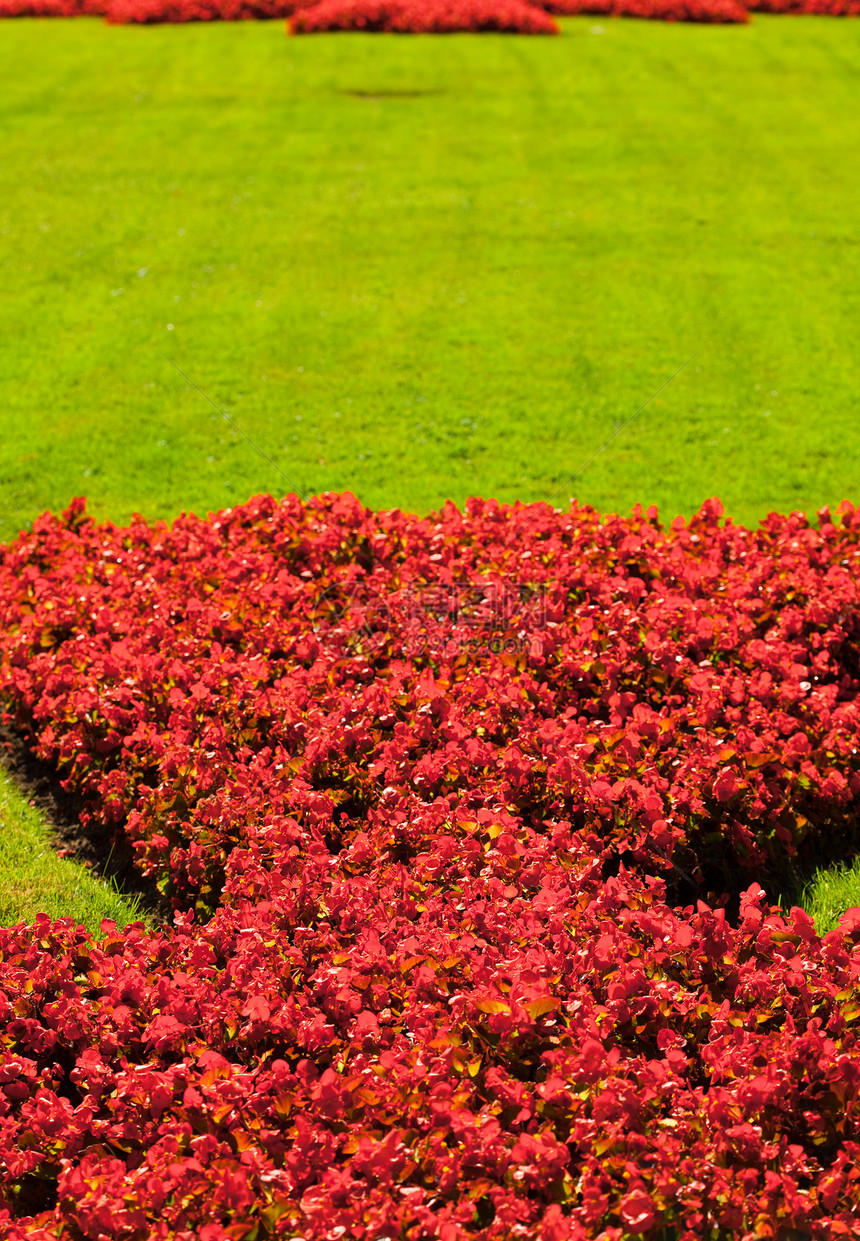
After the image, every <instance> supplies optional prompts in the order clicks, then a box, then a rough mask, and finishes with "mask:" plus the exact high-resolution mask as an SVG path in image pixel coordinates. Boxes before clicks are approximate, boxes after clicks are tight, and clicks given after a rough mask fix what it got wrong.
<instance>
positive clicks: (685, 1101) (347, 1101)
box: [0, 496, 860, 1241]
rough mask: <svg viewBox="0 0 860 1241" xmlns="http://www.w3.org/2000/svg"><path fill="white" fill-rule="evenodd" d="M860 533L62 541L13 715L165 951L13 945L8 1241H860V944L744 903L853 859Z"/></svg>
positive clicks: (852, 516)
mask: <svg viewBox="0 0 860 1241" xmlns="http://www.w3.org/2000/svg"><path fill="white" fill-rule="evenodd" d="M858 529H860V516H858V514H856V513H855V511H854V510H853V509H852V508H851V507H850V506H845V507H844V508H843V510H842V511H841V512H840V514H838V515H837V518H836V519H835V520H834V519H832V518H831V515H830V514H829V513H827V512H823V513H822V514H821V515H820V520H819V523H818V525H817V527H813V526H811V525H810V524H809V523H808V522H807V521H806V520H805V519H804V518H802V517H801V516H800V515H794V516H792V517H788V518H780V517H776V516H773V517H771V518H770V519H769V520H768V522H767V523H765V524H764V525H763V526H762V528H761V529H760V530H758V531H748V530H745V529H743V528H741V527H735V526H733V525H731V524H725V525H724V524H721V522H720V509H719V506H718V505H717V504H716V503H715V502H711V503H709V504H708V505H706V506H705V507H704V508H703V510H702V511H701V513H700V514H698V515H697V517H695V518H694V519H693V520H692V521H691V522H690V523H689V524H685V523H683V522H681V521H680V520H679V521H677V522H675V523H673V525H672V526H671V527H670V528H669V529H664V528H663V527H661V525H660V523H659V521H658V520H657V515H656V513H655V512H653V511H650V512H648V513H642V512H641V511H640V512H638V513H637V514H635V515H634V516H633V518H631V519H626V520H625V519H621V518H605V519H604V518H600V517H599V515H598V514H596V513H595V512H594V511H593V510H590V509H580V508H573V509H572V510H570V511H569V512H565V513H562V512H557V511H554V510H553V509H551V508H550V507H549V506H547V505H532V506H515V507H513V508H505V507H500V506H498V505H496V504H495V503H493V502H483V501H472V502H470V504H469V505H468V506H467V508H466V511H465V512H463V513H461V512H460V511H458V510H457V509H456V508H454V507H453V506H448V507H446V509H445V510H443V511H442V512H441V513H439V514H437V515H433V516H431V517H429V518H427V519H418V518H411V517H406V516H404V515H403V514H400V513H398V512H396V511H395V512H391V513H381V514H373V513H371V512H369V511H368V510H365V509H364V508H363V507H362V506H361V505H359V504H358V503H357V501H355V500H354V499H353V498H352V497H350V496H341V497H338V496H326V497H323V498H322V499H321V500H319V501H316V502H313V503H311V504H308V505H303V504H302V503H300V502H299V501H298V500H294V499H293V500H288V501H285V502H283V503H282V504H277V503H275V502H274V501H272V500H270V499H268V498H261V499H259V500H256V501H253V502H251V503H250V504H248V505H245V506H243V507H241V508H237V509H234V510H228V511H226V512H224V513H221V514H218V515H216V516H214V517H212V518H211V519H209V520H207V521H201V520H198V519H196V518H191V517H187V518H182V519H180V520H179V521H177V522H176V523H175V525H174V526H173V528H172V529H168V528H167V527H166V526H165V525H163V524H161V523H159V524H157V525H156V526H149V525H147V524H146V523H144V522H142V521H136V522H134V523H133V524H132V525H131V526H130V527H128V528H126V529H123V528H118V527H114V526H111V525H99V524H97V523H95V522H93V521H91V520H90V519H88V518H87V516H86V514H85V511H84V510H83V507H82V505H81V504H79V503H76V504H75V505H73V506H72V507H71V508H70V509H69V510H68V512H67V513H66V514H65V516H64V518H63V519H57V518H51V517H47V516H46V517H44V518H42V519H40V521H39V522H38V523H37V524H36V526H35V527H34V530H33V532H32V534H29V535H25V536H22V538H20V539H19V540H18V541H17V543H16V544H15V545H13V546H12V547H11V548H8V549H5V550H4V552H3V553H2V559H0V615H2V634H3V636H2V638H0V653H2V665H0V667H2V678H3V680H2V685H3V692H4V695H5V697H6V698H7V701H9V702H10V703H12V704H13V705H14V710H15V713H16V718H17V721H18V724H19V726H21V727H23V728H28V729H30V730H32V733H33V736H34V738H35V740H36V743H37V745H38V748H39V752H40V753H41V754H42V756H43V757H45V758H47V759H50V760H51V761H54V762H57V763H58V764H59V765H60V768H61V770H62V771H63V772H64V773H65V776H66V779H67V781H68V783H69V786H70V787H71V788H73V789H75V790H77V791H78V792H79V793H80V794H81V795H82V796H83V798H84V799H85V802H86V804H87V805H88V807H89V811H88V812H89V814H90V815H91V816H93V817H94V818H96V819H97V821H98V823H100V824H101V827H102V830H103V831H104V833H105V847H106V848H107V847H109V840H110V837H111V834H112V833H115V832H126V833H127V834H128V835H129V837H130V838H131V839H132V841H133V842H134V846H135V849H136V851H137V853H138V857H139V860H140V864H141V866H142V867H143V869H144V870H145V871H146V872H147V873H149V874H151V875H153V876H154V877H155V878H156V879H157V880H158V882H159V883H160V885H161V886H162V888H163V889H164V890H165V891H166V892H168V893H170V894H171V895H172V897H173V900H174V903H175V906H176V908H177V918H178V921H177V927H176V930H175V931H171V932H162V933H158V934H152V935H150V934H146V933H145V932H144V931H143V930H142V928H140V927H138V928H132V929H130V930H127V931H126V932H125V933H123V934H118V933H117V934H111V932H110V928H106V938H105V939H104V940H103V941H102V942H94V941H93V940H92V939H91V938H90V937H89V936H87V935H86V934H85V933H84V932H83V931H81V930H76V929H75V928H74V927H73V926H71V925H70V924H67V925H65V926H63V925H56V926H54V927H51V926H50V925H49V924H48V923H47V922H46V921H43V922H41V923H38V924H37V925H36V926H35V927H34V928H25V927H20V928H16V929H13V930H12V931H8V932H3V933H2V934H0V951H2V972H0V978H2V987H3V992H4V994H5V995H6V997H7V1002H6V1008H5V1016H4V1020H5V1023H6V1024H5V1034H4V1035H3V1043H4V1047H5V1055H4V1061H3V1066H0V1075H2V1076H3V1078H4V1080H5V1084H4V1085H3V1087H2V1089H3V1093H4V1095H5V1099H6V1103H5V1116H4V1118H3V1120H2V1125H3V1128H2V1137H0V1155H2V1159H3V1161H4V1165H5V1167H6V1169H7V1174H6V1178H5V1191H4V1192H5V1194H6V1201H7V1204H8V1208H7V1209H8V1210H9V1211H10V1213H11V1214H10V1217H9V1218H8V1219H7V1225H6V1226H7V1227H8V1228H9V1229H10V1230H11V1232H10V1235H11V1236H13V1237H17V1236H18V1235H21V1236H23V1235H24V1230H26V1231H27V1235H31V1236H36V1237H37V1238H38V1237H40V1236H41V1237H49V1236H51V1237H53V1236H62V1237H66V1236H68V1237H70V1238H71V1237H78V1236H79V1235H83V1236H85V1237H90V1236H91V1237H96V1236H99V1235H106V1236H109V1237H117V1238H119V1237H122V1238H128V1239H129V1241H131V1239H134V1241H137V1238H140V1239H141V1241H142V1239H143V1238H144V1237H149V1236H160V1237H165V1238H166V1237H174V1236H177V1237H178V1236H186V1235H187V1236H190V1235H195V1236H197V1235H199V1236H201V1237H204V1241H221V1238H224V1237H231V1238H232V1237H248V1238H251V1237H254V1236H256V1237H261V1236H269V1235H271V1236H277V1235H283V1236H292V1235H294V1234H295V1233H296V1232H299V1233H301V1235H304V1236H309V1237H314V1238H316V1237H320V1238H322V1237H329V1236H331V1235H334V1234H333V1232H332V1230H337V1229H343V1230H344V1232H343V1233H340V1234H338V1235H349V1236H351V1237H352V1236H355V1237H359V1238H362V1237H367V1238H368V1241H370V1239H371V1238H379V1237H381V1236H382V1235H386V1236H387V1235H392V1234H396V1233H397V1232H398V1230H399V1231H400V1233H401V1235H403V1236H407V1237H410V1238H422V1237H436V1236H438V1237H441V1238H445V1239H446V1241H453V1239H454V1238H463V1239H464V1241H465V1238H466V1237H470V1236H479V1237H482V1238H491V1237H492V1238H496V1237H498V1238H501V1237H508V1236H516V1235H519V1236H526V1237H529V1236H534V1237H537V1236H540V1237H558V1238H565V1237H598V1236H599V1237H606V1238H613V1239H615V1241H617V1239H620V1238H621V1237H623V1236H634V1235H641V1236H646V1237H648V1236H650V1237H654V1238H656V1237H657V1236H658V1235H659V1234H660V1229H662V1228H664V1227H671V1228H674V1229H675V1230H676V1235H677V1236H679V1237H689V1238H692V1237H700V1236H702V1235H706V1234H707V1231H708V1230H709V1229H714V1230H716V1235H719V1236H737V1235H749V1236H756V1237H765V1236H775V1235H777V1231H778V1229H779V1228H783V1229H784V1228H785V1227H792V1228H795V1229H797V1230H800V1231H805V1232H806V1233H807V1234H808V1235H810V1236H815V1237H822V1238H824V1237H832V1236H839V1235H846V1236H848V1235H851V1234H852V1231H854V1230H856V1225H857V1191H856V1179H857V1172H856V1168H855V1163H856V1156H857V1155H858V1153H860V1147H858V1145H857V1141H858V1107H857V1099H858V1082H860V1069H858V1064H857V1054H856V1034H855V1029H856V1025H857V1021H858V1018H860V1004H858V1002H857V987H856V982H857V974H858V970H860V952H858V949H857V946H856V943H855V940H856V937H857V935H858V934H860V921H858V919H857V917H856V916H855V915H853V914H849V915H847V916H846V917H845V918H844V919H843V921H842V924H841V929H840V930H837V931H834V932H831V933H830V934H829V935H828V936H826V937H825V938H824V939H823V940H821V939H819V938H818V937H817V936H816V935H815V933H814V930H813V927H812V923H811V920H810V919H809V918H808V917H807V916H806V915H805V914H803V913H802V911H800V910H794V911H792V913H791V915H790V916H787V915H781V914H780V913H778V912H777V911H775V910H771V909H769V908H768V906H767V903H766V901H764V899H763V898H764V893H763V892H762V891H761V889H760V888H759V886H758V882H757V880H758V878H764V879H767V876H768V875H772V874H774V873H776V872H777V871H778V870H779V867H780V865H782V864H783V860H784V859H785V857H786V856H789V855H792V854H798V855H801V856H802V854H803V852H804V850H806V849H813V850H814V851H817V852H819V851H821V850H822V849H826V850H829V851H832V852H837V853H838V852H840V851H842V852H845V851H847V850H848V849H849V847H850V846H851V845H852V842H853V841H854V839H855V835H854V831H855V819H856V799H857V791H858V787H860V783H858V757H857V748H858V747H857V744H856V739H857V733H858V728H857V714H856V706H855V702H856V696H857V689H858V683H857V673H858V668H857V652H858V646H857V641H858V634H857V629H856V624H857V621H856V616H857V610H856V603H857V577H858V555H860V550H858ZM724 889H725V894H726V895H725V899H728V901H729V905H728V913H729V916H728V917H727V914H726V910H724V909H721V908H719V907H717V906H718V905H719V903H720V900H721V899H723V897H722V895H721V894H722V892H723V890H724ZM732 898H734V899H732ZM737 898H740V899H739V902H738V899H737ZM738 911H739V912H738ZM195 912H196V918H195V916H194V914H195ZM25 979H29V982H27V983H26V985H24V984H25ZM15 1220H17V1221H18V1222H17V1223H16V1222H14V1221H15ZM40 1229H41V1230H42V1231H41V1233H40V1232H39V1231H38V1230H40ZM201 1229H202V1231H201ZM16 1230H18V1231H16Z"/></svg>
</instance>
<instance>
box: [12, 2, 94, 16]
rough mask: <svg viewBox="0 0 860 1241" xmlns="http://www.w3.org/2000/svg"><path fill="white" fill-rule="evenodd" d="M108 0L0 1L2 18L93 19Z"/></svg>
mask: <svg viewBox="0 0 860 1241" xmlns="http://www.w3.org/2000/svg"><path fill="white" fill-rule="evenodd" d="M107 3H108V0H0V18H2V17H85V16H90V17H95V16H100V15H101V14H102V13H104V11H105V6H106V4H107Z"/></svg>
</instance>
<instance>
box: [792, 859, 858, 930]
mask: <svg viewBox="0 0 860 1241" xmlns="http://www.w3.org/2000/svg"><path fill="white" fill-rule="evenodd" d="M801 900H802V903H803V908H804V909H805V910H806V912H807V913H808V914H811V915H812V917H813V918H814V919H815V926H816V929H817V931H818V933H819V935H823V934H824V933H825V932H826V931H831V930H832V929H833V928H834V927H835V926H836V924H837V922H838V921H839V918H840V917H841V916H842V914H843V913H844V912H845V911H846V909H850V908H852V907H853V906H858V907H860V858H857V859H855V861H854V862H853V864H852V865H850V866H837V867H835V868H833V869H828V870H820V871H818V873H817V874H816V875H815V876H814V878H813V879H812V880H811V882H810V883H809V884H808V885H807V886H806V887H805V888H804V890H803V892H802V894H801Z"/></svg>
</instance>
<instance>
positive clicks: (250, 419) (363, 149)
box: [0, 17, 860, 537]
mask: <svg viewBox="0 0 860 1241" xmlns="http://www.w3.org/2000/svg"><path fill="white" fill-rule="evenodd" d="M595 31H599V32H598V33H594V32H595ZM2 33H3V47H4V51H3V57H4V60H5V62H6V64H5V68H4V73H3V86H2V88H0V141H2V150H3V160H2V166H0V182H1V183H2V185H0V188H2V195H0V264H2V285H0V333H2V340H3V351H2V361H0V402H2V408H3V409H4V411H5V412H4V414H3V426H4V435H3V441H2V453H0V521H2V523H3V524H2V526H0V536H5V537H8V536H9V535H10V534H13V533H14V532H15V530H16V529H17V528H18V527H19V526H20V525H21V524H22V523H23V522H24V521H26V520H31V519H32V517H33V515H34V514H35V513H36V512H38V511H40V510H42V509H44V508H46V507H51V508H57V507H58V506H60V505H63V504H65V503H66V502H67V501H68V498H69V497H70V496H71V495H72V494H74V493H80V492H86V493H87V494H88V495H89V496H90V497H91V500H92V502H93V504H94V508H95V511H96V512H98V513H99V514H101V515H110V516H113V517H116V518H118V519H121V518H125V517H127V516H128V515H129V514H130V513H131V512H132V511H133V510H134V509H139V510H141V511H143V512H145V513H146V514H148V515H152V516H163V517H168V516H170V515H172V514H174V513H175V512H177V511H179V510H180V509H182V508H194V509H197V510H203V511H205V510H207V509H211V508H216V507H219V506H221V505H223V504H229V503H231V502H233V501H236V500H241V499H243V498H245V497H246V496H247V495H248V494H250V493H252V492H255V491H260V490H272V489H273V490H275V491H282V490H283V489H284V488H285V487H286V484H285V483H284V480H283V478H282V477H281V476H280V475H278V474H277V473H276V472H275V471H273V470H272V468H271V467H270V466H269V465H268V464H267V463H266V462H265V461H264V460H263V459H262V458H261V457H258V456H257V455H256V454H255V453H254V452H253V450H252V449H250V448H249V446H248V444H247V443H246V442H244V441H243V440H241V439H240V438H238V437H237V436H236V435H235V433H234V432H232V431H231V430H230V428H229V427H227V426H226V425H225V424H223V423H221V422H220V421H219V419H218V415H217V413H215V412H214V411H213V410H212V409H211V408H210V407H209V406H208V405H207V404H206V403H205V402H204V401H203V400H202V399H201V398H200V396H199V394H198V393H197V392H196V391H194V390H193V389H187V386H186V385H185V383H184V382H183V381H182V380H181V378H180V377H179V376H178V375H177V374H176V372H175V371H173V370H172V369H171V367H170V366H169V364H168V363H167V362H166V361H165V360H164V358H163V357H162V353H163V352H167V353H169V354H170V356H171V357H173V358H175V360H176V361H177V363H178V364H179V365H180V366H181V367H182V368H183V369H184V370H185V371H187V373H188V374H189V375H190V376H192V378H193V379H194V380H195V382H197V383H199V384H200V385H201V386H202V387H203V388H204V389H205V390H206V391H207V392H209V393H211V395H212V397H213V399H215V400H216V401H217V402H218V403H222V402H223V403H226V404H227V406H228V407H229V408H230V410H231V411H232V413H233V415H234V417H235V418H236V420H237V422H239V423H240V425H241V426H242V427H243V429H244V430H246V431H247V433H248V434H249V435H250V436H251V437H252V438H253V439H254V440H255V442H258V443H259V444H260V445H261V446H262V447H263V448H265V450H266V451H267V452H269V453H270V454H271V455H272V456H273V457H274V458H275V459H276V460H277V461H278V462H279V463H281V464H282V465H283V468H284V469H285V470H286V472H287V473H288V474H289V475H290V476H291V477H294V478H295V479H296V480H297V482H298V483H299V485H300V486H301V488H302V489H303V490H306V491H317V490H320V489H324V488H328V489H343V488H351V489H352V490H354V491H355V492H356V493H357V494H358V495H360V496H361V497H362V499H364V500H366V501H367V503H369V504H371V505H373V506H376V507H382V506H386V505H399V506H401V507H404V508H410V509H415V510H419V511H421V510H427V509H429V508H431V507H433V506H436V505H438V504H439V503H441V502H442V501H443V500H445V499H446V498H449V497H450V498H452V499H454V500H462V499H464V498H465V497H466V496H467V495H470V494H482V495H496V496H498V497H499V498H501V499H506V500H513V499H517V498H520V499H525V500H531V499H540V498H545V497H547V496H549V495H551V494H553V493H554V492H555V491H556V490H557V489H558V488H561V494H562V496H563V498H564V499H565V500H566V499H567V495H568V494H570V493H573V492H575V493H576V494H578V495H579V496H580V497H581V498H582V499H584V500H587V501H589V502H591V503H594V504H595V505H597V506H598V507H599V508H601V509H604V510H620V511H627V510H629V508H630V507H631V506H632V505H633V504H634V503H635V502H637V501H642V502H644V503H652V502H653V503H657V504H658V505H659V506H660V508H661V510H662V511H663V512H664V514H665V515H666V516H667V517H669V518H671V517H672V516H674V515H675V513H676V512H679V511H680V512H690V511H692V510H693V509H694V508H695V507H696V506H697V505H698V504H699V502H700V501H701V500H702V499H703V498H705V497H706V496H708V495H712V494H719V495H721V497H722V498H723V499H724V501H725V503H726V507H727V510H728V511H729V512H730V513H731V514H732V515H733V516H735V517H736V518H738V519H740V520H746V521H755V520H757V519H758V518H759V517H761V516H762V515H763V514H764V513H765V512H766V511H767V510H769V509H772V508H777V509H780V510H790V509H793V508H797V507H805V508H808V509H813V508H815V507H817V506H818V505H820V504H821V503H823V502H824V501H830V502H833V501H838V500H839V499H841V498H842V497H843V496H845V495H856V494H858V491H860V488H858V480H859V479H860V464H858V462H860V455H858V453H857V452H856V451H852V449H853V446H854V445H855V442H856V436H857V429H856V428H857V400H858V398H857V392H858V390H860V383H858V380H860V373H858V372H860V360H858V351H857V348H856V322H857V317H858V310H860V292H858V290H860V281H858V253H860V248H858V226H857V215H856V210H854V209H853V208H854V205H855V204H856V202H857V200H858V190H860V117H858V114H857V109H856V107H855V106H854V104H855V91H856V78H857V71H858V68H859V67H860V28H858V26H857V24H856V23H851V22H839V21H834V20H827V19H808V20H803V19H802V20H790V19H782V18H770V19H769V18H766V17H763V18H759V17H757V18H756V20H755V21H754V22H753V23H752V24H751V25H750V26H749V27H748V28H724V29H720V28H706V27H695V26H681V25H665V24H660V23H647V22H635V21H630V22H625V21H606V22H603V23H596V22H593V21H590V20H571V21H566V22H565V23H564V35H563V37H561V38H558V39H529V38H512V37H506V36H492V35H487V36H481V37H473V36H464V37H460V36H454V37H437V38H433V37H418V38H397V37H379V38H374V37H370V36H361V35H355V36H353V35H332V36H320V37H313V38H304V39H302V38H296V39H288V38H286V37H285V35H284V32H283V28H282V26H281V24H280V23H239V24H223V25H215V26H200V25H189V26H185V27H180V28H177V27H169V28H147V29H132V28H121V29H116V28H108V27H105V26H103V25H102V24H101V23H100V22H98V21H95V20H93V21H90V20H79V21H71V22H57V21H53V22H46V21H18V22H6V23H4V25H3V32H2ZM144 271H145V273H146V274H145V275H138V272H144ZM169 324H173V330H172V331H170V330H168V325H169ZM693 354H694V355H695V357H694V360H693V362H692V363H691V364H690V366H689V367H688V368H687V369H686V370H685V371H684V372H683V374H682V375H681V376H679V377H678V379H677V380H676V381H675V382H674V383H673V384H672V385H670V387H669V388H668V389H667V390H666V391H665V392H664V393H662V394H661V395H660V397H659V398H658V399H657V400H656V401H655V402H654V403H653V404H652V405H651V406H650V407H649V408H648V410H647V413H646V414H645V415H643V416H642V417H641V418H640V419H639V420H638V421H637V422H636V423H635V424H634V425H632V426H631V427H630V428H629V429H628V430H626V431H625V432H624V434H623V436H620V437H619V438H618V440H616V441H615V442H614V443H613V445H612V448H611V451H607V452H606V453H603V454H601V456H600V459H599V460H597V461H595V462H594V463H593V464H592V465H591V466H589V467H588V469H587V471H586V472H585V473H584V474H583V475H582V477H581V478H579V479H577V480H576V482H575V483H574V484H571V485H568V484H567V483H566V479H567V478H568V477H569V476H570V474H572V473H573V472H574V471H576V470H577V468H578V467H579V465H580V464H581V463H582V462H583V461H584V460H585V459H586V458H587V457H588V456H589V454H590V453H591V452H592V451H593V449H594V448H595V447H596V446H598V445H599V444H600V443H602V442H603V441H604V440H605V439H606V437H607V436H608V435H610V434H611V433H612V431H613V430H614V429H615V427H616V426H617V425H618V424H619V423H620V422H622V421H623V420H624V419H625V418H626V417H627V416H628V415H629V413H630V412H631V411H632V410H634V409H636V408H637V407H638V406H639V405H640V404H641V403H642V402H643V401H644V400H645V399H647V397H648V396H649V395H650V394H651V393H652V392H654V391H655V390H656V389H657V388H658V387H659V386H660V384H661V383H662V382H663V381H664V380H665V379H666V378H667V376H669V375H670V374H672V373H673V372H674V370H675V369H676V368H677V367H678V366H680V365H681V363H682V362H683V361H684V360H685V359H686V358H688V357H690V355H693Z"/></svg>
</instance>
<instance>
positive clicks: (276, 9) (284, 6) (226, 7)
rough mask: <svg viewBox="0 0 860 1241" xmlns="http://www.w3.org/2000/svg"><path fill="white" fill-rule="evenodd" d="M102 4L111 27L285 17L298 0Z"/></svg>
mask: <svg viewBox="0 0 860 1241" xmlns="http://www.w3.org/2000/svg"><path fill="white" fill-rule="evenodd" d="M0 3H2V0H0ZM103 3H104V6H105V7H104V9H103V12H104V14H105V20H106V21H108V22H110V23H111V24H113V25H126V24H140V25H151V24H156V23H159V22H217V21H223V22H238V21H252V20H254V19H259V18H273V17H289V16H290V14H291V13H294V12H295V11H296V9H297V8H298V7H300V5H301V3H302V0H103Z"/></svg>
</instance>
